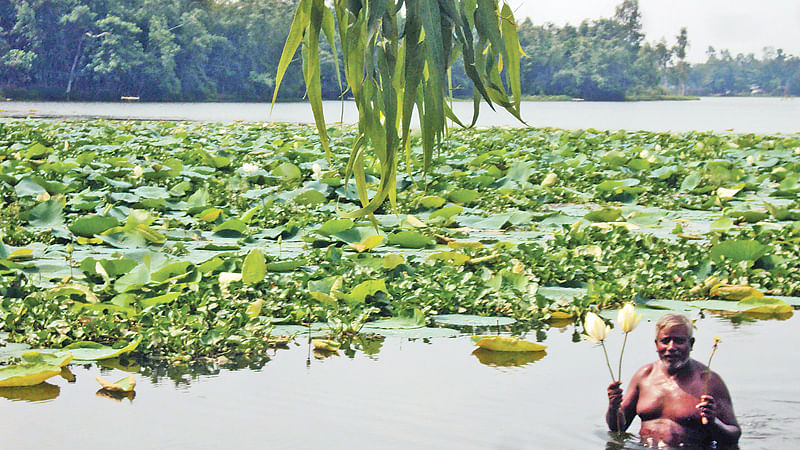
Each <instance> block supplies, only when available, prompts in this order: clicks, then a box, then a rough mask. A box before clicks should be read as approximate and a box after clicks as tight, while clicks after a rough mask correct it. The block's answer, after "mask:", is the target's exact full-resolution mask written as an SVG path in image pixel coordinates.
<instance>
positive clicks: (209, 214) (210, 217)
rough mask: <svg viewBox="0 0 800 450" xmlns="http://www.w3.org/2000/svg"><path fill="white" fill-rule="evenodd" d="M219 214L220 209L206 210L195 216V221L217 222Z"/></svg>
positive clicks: (220, 212)
mask: <svg viewBox="0 0 800 450" xmlns="http://www.w3.org/2000/svg"><path fill="white" fill-rule="evenodd" d="M220 214H222V210H221V209H219V208H208V209H206V210H204V211H203V212H201V213H200V214H199V215H198V216H197V219H198V220H202V221H204V222H214V221H215V220H217V219H218V218H219V216H220Z"/></svg>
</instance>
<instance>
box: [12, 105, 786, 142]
mask: <svg viewBox="0 0 800 450" xmlns="http://www.w3.org/2000/svg"><path fill="white" fill-rule="evenodd" d="M521 108H522V117H523V119H525V121H526V122H527V123H528V124H529V125H531V126H534V127H555V128H566V129H575V128H596V129H599V130H616V129H626V130H648V131H676V132H683V131H691V130H698V131H717V132H723V131H733V132H737V133H763V134H773V133H797V132H800V121H799V120H798V118H800V98H777V97H769V98H755V97H742V98H732V97H713V98H712V97H707V98H702V99H700V100H698V101H654V102H523V103H522V107H521ZM453 109H454V111H455V112H456V114H457V115H458V116H459V117H461V118H462V119H463V120H469V119H471V117H472V103H471V102H455V103H454V106H453ZM324 111H325V116H326V119H327V121H328V122H329V123H332V122H336V121H343V122H345V123H355V122H356V121H357V120H358V111H357V110H356V107H355V104H354V103H353V102H343V103H342V102H337V101H328V102H324ZM0 117H50V118H64V117H67V118H115V119H147V120H193V121H210V122H232V121H236V120H241V121H247V122H263V121H271V120H274V121H278V122H292V123H313V115H312V113H311V107H310V106H309V105H308V103H304V102H298V103H279V104H276V105H275V107H274V110H272V112H271V113H270V105H269V104H267V103H136V102H134V103H102V102H96V103H85V102H16V101H9V102H5V103H0ZM477 124H478V125H479V126H512V127H520V126H524V125H523V124H521V123H520V122H518V121H517V119H515V118H514V117H513V116H511V114H509V113H508V112H506V111H505V110H503V109H501V108H498V110H497V111H492V110H491V109H490V108H488V106H487V105H486V104H483V105H482V109H481V115H480V119H479V120H478V123H477Z"/></svg>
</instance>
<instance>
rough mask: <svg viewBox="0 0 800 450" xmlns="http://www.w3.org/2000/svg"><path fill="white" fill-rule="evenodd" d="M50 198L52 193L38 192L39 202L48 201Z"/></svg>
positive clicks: (37, 199)
mask: <svg viewBox="0 0 800 450" xmlns="http://www.w3.org/2000/svg"><path fill="white" fill-rule="evenodd" d="M48 200H50V194H48V193H47V192H42V193H41V194H38V195H37V196H36V201H37V202H46V201H48Z"/></svg>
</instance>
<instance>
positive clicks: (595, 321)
mask: <svg viewBox="0 0 800 450" xmlns="http://www.w3.org/2000/svg"><path fill="white" fill-rule="evenodd" d="M583 329H584V330H585V331H586V339H587V340H589V341H591V342H595V343H597V342H603V341H604V340H605V339H606V337H607V336H608V333H609V331H611V327H609V326H608V325H606V323H605V322H603V319H601V318H600V316H598V315H597V314H595V313H593V312H590V313H586V319H585V320H584V321H583Z"/></svg>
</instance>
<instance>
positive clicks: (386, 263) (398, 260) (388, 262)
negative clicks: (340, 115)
mask: <svg viewBox="0 0 800 450" xmlns="http://www.w3.org/2000/svg"><path fill="white" fill-rule="evenodd" d="M404 262H405V258H403V255H398V254H396V253H389V254H387V255H384V256H383V268H384V269H386V270H392V269H394V268H395V267H397V266H399V265H400V264H403V263H404Z"/></svg>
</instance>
